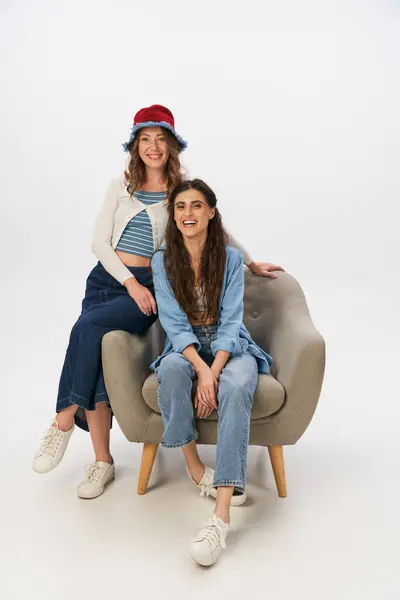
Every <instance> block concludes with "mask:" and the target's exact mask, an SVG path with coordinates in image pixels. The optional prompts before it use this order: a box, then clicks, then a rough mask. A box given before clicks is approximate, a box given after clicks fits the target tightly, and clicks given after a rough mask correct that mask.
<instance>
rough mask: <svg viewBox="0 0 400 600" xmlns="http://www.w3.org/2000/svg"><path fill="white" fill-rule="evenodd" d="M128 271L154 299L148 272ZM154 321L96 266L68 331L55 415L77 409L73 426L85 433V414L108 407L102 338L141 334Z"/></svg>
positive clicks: (100, 267) (86, 427)
mask: <svg viewBox="0 0 400 600" xmlns="http://www.w3.org/2000/svg"><path fill="white" fill-rule="evenodd" d="M128 268H129V270H130V271H131V273H132V275H134V276H135V277H136V279H137V280H138V282H139V283H141V284H142V285H144V286H145V287H147V288H148V289H149V290H150V291H151V292H152V293H153V295H154V288H153V279H152V272H151V268H150V267H128ZM156 318H157V317H156V315H151V316H149V317H148V316H146V315H145V314H143V313H142V311H141V310H140V309H139V307H138V306H137V304H136V302H135V301H134V300H133V299H132V298H131V297H130V296H129V294H128V292H127V289H126V288H125V287H124V286H123V285H121V284H120V283H119V282H118V281H117V280H116V279H114V277H112V276H111V275H110V274H109V273H108V272H107V271H106V270H105V269H104V267H103V266H102V265H101V263H98V264H97V265H96V266H95V267H94V269H93V270H92V271H91V272H90V274H89V277H88V279H87V282H86V292H85V297H84V299H83V301H82V312H81V315H80V317H79V319H78V320H77V322H76V323H75V325H74V327H73V328H72V331H71V336H70V340H69V344H68V348H67V352H66V356H65V360H64V366H63V369H62V373H61V378H60V384H59V388H58V397H57V406H56V411H57V412H60V411H61V410H63V409H64V408H67V407H68V406H71V405H72V404H75V405H77V406H79V408H78V410H77V412H76V414H75V423H76V424H77V425H78V427H80V428H81V429H85V430H86V431H88V425H87V421H86V415H85V410H95V409H96V404H97V403H99V402H105V403H106V404H107V405H108V406H109V405H110V403H109V399H108V395H107V391H106V388H105V385H104V377H103V369H102V364H101V343H102V339H103V336H104V335H105V334H106V333H107V332H109V331H114V330H116V329H122V330H123V331H128V332H130V333H142V332H144V331H146V330H147V329H149V328H150V327H151V325H152V324H153V323H154V321H155V320H156ZM110 425H111V423H110Z"/></svg>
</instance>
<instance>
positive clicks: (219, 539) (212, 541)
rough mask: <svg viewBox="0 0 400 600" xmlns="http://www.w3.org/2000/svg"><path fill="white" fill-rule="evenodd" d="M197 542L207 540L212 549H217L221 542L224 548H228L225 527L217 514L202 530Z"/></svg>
mask: <svg viewBox="0 0 400 600" xmlns="http://www.w3.org/2000/svg"><path fill="white" fill-rule="evenodd" d="M194 541H195V542H203V541H205V542H207V544H208V546H209V547H210V550H215V548H216V546H218V544H221V547H222V548H226V541H225V536H224V527H223V526H222V525H220V524H219V523H218V519H217V517H216V516H215V515H213V516H212V517H211V519H210V520H209V521H208V523H206V524H205V525H204V527H203V529H202V530H201V531H200V533H199V535H198V536H197V538H196V539H195V540H194Z"/></svg>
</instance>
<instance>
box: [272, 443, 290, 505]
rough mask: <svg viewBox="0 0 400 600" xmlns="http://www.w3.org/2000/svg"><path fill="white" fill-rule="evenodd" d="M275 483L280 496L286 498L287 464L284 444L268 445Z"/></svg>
mask: <svg viewBox="0 0 400 600" xmlns="http://www.w3.org/2000/svg"><path fill="white" fill-rule="evenodd" d="M268 452H269V457H270V459H271V465H272V470H273V472H274V477H275V483H276V487H277V489H278V495H279V497H280V498H286V496H287V493H286V477H285V464H284V460H283V446H268Z"/></svg>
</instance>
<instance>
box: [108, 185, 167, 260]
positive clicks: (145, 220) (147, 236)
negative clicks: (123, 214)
mask: <svg viewBox="0 0 400 600" xmlns="http://www.w3.org/2000/svg"><path fill="white" fill-rule="evenodd" d="M133 195H134V197H135V198H136V200H139V202H142V203H143V204H145V205H146V206H151V205H152V204H158V203H159V202H163V201H164V200H165V199H166V198H167V192H144V191H142V190H136V192H133ZM115 249H116V250H121V252H128V253H129V254H137V255H138V256H144V257H146V258H151V257H152V256H153V253H154V241H153V227H152V225H151V221H150V218H149V215H148V214H147V209H144V210H142V211H141V212H140V213H139V214H137V215H136V216H135V217H133V219H131V220H130V221H129V223H128V225H127V226H126V227H125V229H124V231H123V232H122V235H121V237H120V239H119V242H118V244H117V246H116V248H115Z"/></svg>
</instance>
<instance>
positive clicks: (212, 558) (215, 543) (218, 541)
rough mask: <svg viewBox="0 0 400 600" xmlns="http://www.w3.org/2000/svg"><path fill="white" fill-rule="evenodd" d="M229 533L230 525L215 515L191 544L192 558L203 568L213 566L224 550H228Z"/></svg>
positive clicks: (190, 552)
mask: <svg viewBox="0 0 400 600" xmlns="http://www.w3.org/2000/svg"><path fill="white" fill-rule="evenodd" d="M228 532H229V524H228V523H225V521H223V520H222V519H220V518H219V517H217V516H215V514H214V515H213V516H212V517H211V519H209V520H208V521H207V523H206V524H205V525H204V527H203V529H202V530H201V531H200V533H199V535H198V536H197V538H196V539H195V540H193V542H192V543H191V544H190V547H189V554H190V556H191V557H192V558H193V560H195V561H196V562H197V563H199V565H202V566H203V567H209V566H210V565H213V564H214V563H215V562H216V560H217V558H218V556H219V555H220V553H221V550H222V548H226V538H227V535H228Z"/></svg>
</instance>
